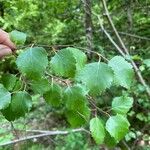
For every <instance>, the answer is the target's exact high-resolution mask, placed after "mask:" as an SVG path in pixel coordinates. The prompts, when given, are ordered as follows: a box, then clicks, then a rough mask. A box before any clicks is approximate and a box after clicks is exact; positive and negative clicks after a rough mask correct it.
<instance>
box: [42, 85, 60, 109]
mask: <svg viewBox="0 0 150 150" xmlns="http://www.w3.org/2000/svg"><path fill="white" fill-rule="evenodd" d="M43 97H44V99H45V101H46V102H47V103H48V104H49V105H51V106H53V107H58V106H60V104H61V101H62V89H61V87H60V86H59V85H58V84H55V83H53V84H51V86H50V89H49V91H47V92H46V93H45V94H44V95H43Z"/></svg>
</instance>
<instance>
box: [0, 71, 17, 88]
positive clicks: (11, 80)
mask: <svg viewBox="0 0 150 150" xmlns="http://www.w3.org/2000/svg"><path fill="white" fill-rule="evenodd" d="M16 81H17V77H16V76H15V75H13V74H3V76H2V79H1V82H2V84H3V85H4V87H5V88H6V89H7V90H8V91H12V90H13V88H14V87H15V85H16Z"/></svg>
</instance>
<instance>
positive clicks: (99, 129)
mask: <svg viewBox="0 0 150 150" xmlns="http://www.w3.org/2000/svg"><path fill="white" fill-rule="evenodd" d="M90 131H91V134H92V137H93V138H94V140H95V142H96V144H102V143H103V142H104V138H105V128H104V125H103V123H102V121H101V120H100V119H99V118H97V117H95V118H92V119H91V120H90Z"/></svg>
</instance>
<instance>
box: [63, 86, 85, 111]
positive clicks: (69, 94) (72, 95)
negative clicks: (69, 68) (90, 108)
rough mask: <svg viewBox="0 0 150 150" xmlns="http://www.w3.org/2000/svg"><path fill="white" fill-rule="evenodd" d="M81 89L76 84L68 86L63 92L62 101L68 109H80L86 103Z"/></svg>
mask: <svg viewBox="0 0 150 150" xmlns="http://www.w3.org/2000/svg"><path fill="white" fill-rule="evenodd" d="M84 94H85V93H84V91H83V89H82V88H81V87H80V86H78V85H75V86H72V87H68V88H67V89H66V90H65V92H64V98H63V99H64V101H65V104H66V107H67V109H68V110H76V111H80V109H82V108H84V107H85V106H86V105H87V99H86V96H85V95H84Z"/></svg>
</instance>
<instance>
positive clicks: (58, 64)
mask: <svg viewBox="0 0 150 150" xmlns="http://www.w3.org/2000/svg"><path fill="white" fill-rule="evenodd" d="M50 65H51V69H52V72H53V73H54V74H55V75H58V76H63V77H74V75H75V71H76V60H75V58H74V57H73V54H72V53H71V51H70V50H68V49H62V50H60V51H59V52H58V53H56V54H55V56H54V57H52V59H51V61H50Z"/></svg>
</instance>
